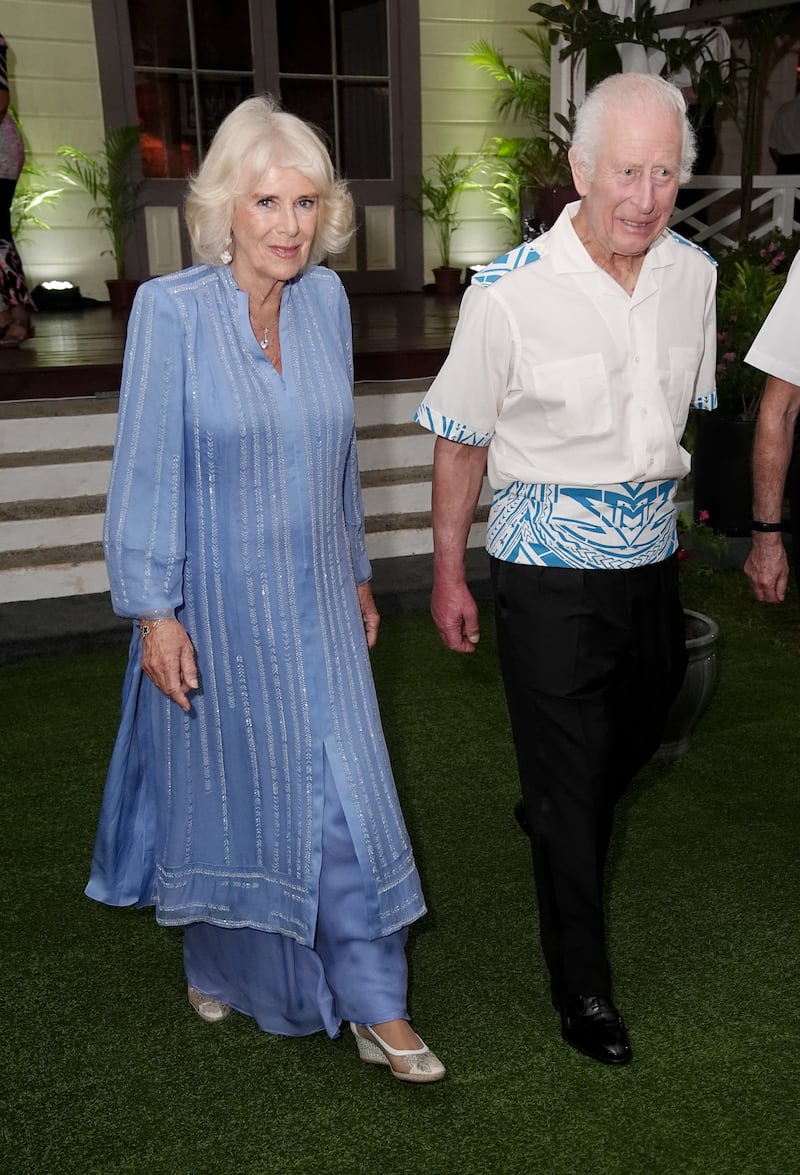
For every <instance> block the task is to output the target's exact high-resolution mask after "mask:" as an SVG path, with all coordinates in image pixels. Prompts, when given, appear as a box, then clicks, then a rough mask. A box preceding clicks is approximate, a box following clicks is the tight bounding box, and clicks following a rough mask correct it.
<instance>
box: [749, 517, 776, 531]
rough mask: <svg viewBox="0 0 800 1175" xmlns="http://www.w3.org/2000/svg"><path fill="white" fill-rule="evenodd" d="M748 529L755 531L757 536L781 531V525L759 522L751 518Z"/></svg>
mask: <svg viewBox="0 0 800 1175" xmlns="http://www.w3.org/2000/svg"><path fill="white" fill-rule="evenodd" d="M750 529H751V530H754V531H756V533H757V534H773V533H774V532H775V531H779V530H783V523H782V522H759V521H758V520H757V519H755V518H753V519H752V520H751V522H750Z"/></svg>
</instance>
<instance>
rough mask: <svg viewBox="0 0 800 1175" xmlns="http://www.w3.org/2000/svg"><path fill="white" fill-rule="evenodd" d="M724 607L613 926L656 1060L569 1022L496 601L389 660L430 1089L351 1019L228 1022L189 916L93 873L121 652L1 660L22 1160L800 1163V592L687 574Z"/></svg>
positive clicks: (247, 1171)
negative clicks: (623, 1056) (196, 979)
mask: <svg viewBox="0 0 800 1175" xmlns="http://www.w3.org/2000/svg"><path fill="white" fill-rule="evenodd" d="M686 587H687V590H686V599H685V602H686V603H687V604H689V605H691V606H693V607H698V608H700V609H701V610H703V611H706V612H709V613H711V614H712V615H714V616H715V617H716V618H717V619H718V621H719V623H720V626H721V630H722V637H721V641H720V650H719V660H720V678H719V684H718V688H717V693H716V696H715V698H714V700H713V702H712V704H711V707H710V709H709V710H708V712H707V714H706V715H705V717H704V719H703V721H702V723H701V725H700V727H699V728H698V730H697V731H696V733H695V737H694V740H693V745H692V749H691V751H690V753H689V754H688V755H687V756H686V757H684V758H683V759H680V760H677V761H675V762H665V761H656V762H654V763H653V764H652V765H651V766H650V767H649V768H648V769H647V771H646V772H645V773H643V775H642V777H641V780H640V782H639V783H638V785H637V786H636V788H635V789H634V791H633V792H632V794H631V795H630V796H629V798H628V799H626V801H625V802H624V804H623V805H622V807H621V810H620V814H619V819H618V822H617V833H616V837H615V842H614V848H613V859H612V865H611V870H610V873H611V876H610V895H609V935H610V943H611V950H612V958H613V960H614V963H615V974H616V988H617V996H618V1000H619V1003H620V1005H621V1007H622V1009H623V1011H624V1013H625V1016H626V1019H627V1022H628V1026H629V1030H630V1034H631V1037H632V1041H633V1045H634V1051H635V1060H634V1063H633V1064H632V1065H631V1066H628V1067H627V1068H624V1069H621V1070H618V1071H617V1070H612V1069H607V1068H605V1067H603V1066H600V1065H597V1064H595V1063H593V1062H591V1061H589V1060H586V1059H585V1058H583V1057H581V1056H579V1055H578V1054H576V1053H574V1052H573V1051H572V1050H571V1049H569V1048H567V1046H566V1045H564V1044H563V1043H562V1042H561V1040H560V1037H559V1033H558V1025H557V1020H556V1017H555V1015H554V1013H553V1011H552V1009H551V1008H550V1006H549V1003H548V985H547V979H546V975H545V973H544V969H543V965H542V962H541V958H540V954H539V948H538V943H537V938H536V925H535V919H534V908H533V900H532V886H531V881H530V867H529V856H528V851H527V845H526V843H525V841H524V838H523V837H522V835H521V833H520V832H519V831H518V829H517V828H516V825H515V824H514V821H513V819H512V816H511V808H512V805H513V802H514V800H515V798H516V796H517V794H518V787H517V782H516V775H515V767H514V762H513V754H512V750H511V746H510V741H509V733H508V722H507V718H506V714H505V709H504V704H503V699H502V693H501V688H500V683H499V679H498V674H497V668H496V661H495V656H494V639H493V632H492V625H491V620H490V617H489V615H488V613H487V614H486V616H485V617H484V626H483V628H484V634H483V639H482V641H481V645H480V647H479V650H478V652H477V653H476V654H475V655H474V656H471V657H457V656H456V655H454V654H450V653H448V652H447V651H446V650H445V649H444V648H443V647H441V646H440V645H439V643H438V638H436V636H435V634H434V631H433V627H432V624H431V622H430V620H429V619H428V618H427V616H424V615H419V616H411V617H403V618H387V619H386V620H384V623H383V626H382V631H381V640H380V642H379V645H378V648H377V649H376V651H375V654H374V665H375V672H376V678H377V682H378V689H379V695H380V699H381V706H382V711H383V715H384V721H385V726H386V732H387V737H388V739H389V744H390V748H391V750H392V755H393V760H394V764H395V771H396V776H397V781H398V787H399V789H400V792H401V795H402V799H403V804H404V809H405V812H406V817H407V820H408V823H409V826H410V828H411V831H412V835H413V839H414V843H415V848H416V851H417V856H418V859H419V863H420V867H421V870H422V875H423V882H424V885H425V890H426V896H427V899H428V904H429V906H430V913H429V915H428V916H427V917H426V918H425V919H424V920H423V921H422V922H421V923H419V924H418V925H417V927H415V928H414V929H413V930H412V934H411V939H410V948H409V958H410V967H411V992H410V998H411V1008H412V1012H413V1017H414V1023H415V1024H416V1026H417V1027H418V1028H419V1030H420V1031H421V1032H422V1034H423V1035H424V1036H425V1038H426V1039H427V1040H428V1042H429V1043H430V1044H431V1045H432V1046H433V1047H434V1048H435V1049H436V1051H437V1052H438V1053H439V1054H440V1055H441V1056H442V1058H443V1059H444V1060H445V1062H446V1064H447V1065H448V1068H449V1074H448V1077H447V1079H446V1080H445V1081H444V1082H442V1083H441V1084H439V1085H436V1086H431V1087H428V1088H425V1087H410V1086H404V1085H403V1084H401V1083H400V1082H397V1081H394V1080H392V1079H391V1078H390V1077H389V1076H388V1074H387V1073H386V1072H385V1071H380V1070H375V1069H373V1068H371V1067H368V1066H365V1065H362V1064H361V1063H360V1062H359V1061H358V1059H357V1056H356V1052H355V1048H354V1046H353V1043H352V1041H350V1040H349V1039H348V1037H349V1034H347V1035H343V1037H342V1038H341V1039H340V1040H337V1041H329V1040H328V1039H327V1038H325V1037H324V1036H316V1037H311V1038H307V1039H304V1040H292V1039H286V1038H277V1037H268V1036H266V1035H264V1034H262V1033H260V1032H259V1031H258V1030H257V1029H256V1027H255V1026H254V1024H253V1023H252V1022H251V1021H249V1020H247V1019H246V1018H244V1017H242V1016H237V1015H234V1016H231V1017H230V1019H228V1020H226V1021H225V1022H224V1023H222V1024H219V1025H207V1024H204V1023H203V1022H202V1021H200V1019H199V1018H198V1017H197V1016H196V1015H195V1014H194V1013H193V1012H192V1011H191V1010H190V1008H189V1006H188V1004H187V1003H186V999H185V988H184V983H183V979H182V968H181V943H180V934H179V933H178V932H175V931H167V930H164V929H160V928H158V927H157V926H156V925H155V923H154V921H153V917H152V913H151V912H150V911H139V912H133V911H127V910H126V911H121V910H111V909H106V908H104V907H101V906H98V905H96V904H95V903H93V902H90V901H89V900H88V899H87V898H85V897H84V896H83V892H82V891H83V886H84V884H85V880H86V874H87V870H88V866H89V861H90V857H91V848H92V840H93V835H94V825H95V819H96V814H97V808H98V804H99V799H100V793H101V789H102V784H103V777H104V773H105V766H106V762H107V758H108V755H109V752H110V749H111V745H112V741H113V737H114V732H115V725H116V720H117V714H118V701H119V690H120V684H121V675H122V671H123V665H124V658H125V651H124V650H123V649H112V650H109V651H103V652H99V653H98V652H92V653H87V654H85V655H80V656H70V657H63V658H53V659H50V660H47V661H44V662H43V661H36V660H29V661H24V662H19V663H15V664H11V665H8V666H6V667H4V668H3V670H2V674H0V706H1V707H2V709H0V713H2V716H3V737H2V740H0V773H1V777H2V780H3V797H4V798H3V807H4V814H5V817H6V830H7V831H6V837H5V846H6V853H5V858H4V870H3V879H4V882H5V885H4V903H3V906H4V913H5V916H6V934H5V935H4V939H5V943H6V949H5V952H4V969H3V970H4V974H3V977H2V990H3V994H4V996H5V999H6V1013H5V1017H4V1021H3V1051H4V1055H5V1070H6V1074H5V1076H6V1081H7V1088H8V1090H9V1106H10V1108H9V1110H8V1111H7V1112H6V1113H5V1114H4V1117H3V1127H2V1129H3V1135H4V1144H5V1150H6V1155H5V1157H4V1158H3V1159H2V1160H0V1166H2V1169H3V1171H8V1172H9V1173H10V1175H11V1173H13V1175H23V1173H24V1175H27V1173H29V1172H30V1173H34V1172H35V1173H36V1175H40V1173H45V1175H49V1173H51V1172H52V1173H54V1175H55V1173H58V1175H62V1173H72V1172H75V1173H76V1175H77V1173H80V1175H90V1173H95V1172H96V1173H98V1175H106V1173H112V1172H114V1173H116V1172H131V1173H137V1175H138V1173H139V1172H141V1173H143V1175H144V1173H145V1172H153V1173H156V1175H161V1173H164V1175H167V1173H169V1175H261V1173H264V1175H266V1173H269V1175H311V1173H319V1175H339V1173H341V1175H351V1173H360V1172H373V1171H374V1172H381V1173H388V1175H394V1173H398V1175H399V1173H400V1172H403V1173H405V1172H407V1171H416V1172H426V1173H430V1175H456V1173H459V1175H460V1173H464V1175H483V1173H486V1175H505V1173H508V1175H515V1173H523V1172H524V1173H526V1175H527V1173H529V1172H530V1173H535V1175H606V1173H608V1175H639V1173H642V1175H644V1173H648V1175H649V1173H650V1172H655V1173H664V1175H673V1173H675V1175H677V1173H681V1172H691V1173H694V1172H698V1173H700V1172H703V1173H710V1175H728V1173H731V1175H749V1173H759V1175H760V1173H762V1172H763V1173H764V1175H767V1173H769V1175H772V1173H776V1175H777V1173H780V1175H782V1173H783V1172H793V1171H795V1170H797V1169H798V1162H799V1160H798V1145H800V1127H798V1112H797V1088H798V1078H800V1065H799V1064H798V1061H797V1053H798V1039H800V1032H799V1029H800V1024H799V1023H798V1021H799V1020H800V1013H799V1012H798V1008H799V1007H800V1005H799V1004H798V998H797V977H798V962H799V961H800V947H799V946H798V942H799V941H800V917H799V916H798V865H797V856H798V823H799V822H798V807H799V806H800V801H798V796H797V747H798V738H797V725H798V720H797V712H798V707H797V698H798V693H800V615H799V614H798V608H797V604H796V602H795V601H792V600H790V601H789V602H788V603H787V604H786V605H784V606H783V607H780V608H779V607H767V606H764V605H757V604H756V603H755V602H754V601H753V600H752V598H751V597H750V594H749V590H748V588H747V586H746V584H745V583H744V580H743V577H742V576H741V573H740V572H737V571H734V570H720V571H717V572H714V573H713V574H712V575H709V576H704V575H703V574H702V573H701V572H700V569H698V573H697V574H692V575H690V576H689V577H688V582H687V585H686Z"/></svg>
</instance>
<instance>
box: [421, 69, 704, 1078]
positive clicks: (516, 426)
mask: <svg viewBox="0 0 800 1175" xmlns="http://www.w3.org/2000/svg"><path fill="white" fill-rule="evenodd" d="M693 157H694V142H693V136H692V131H691V128H690V126H689V123H688V121H687V119H686V108H685V103H684V100H683V97H682V96H681V94H680V91H679V90H677V89H676V88H675V87H674V86H672V85H671V84H670V83H668V82H665V81H663V80H662V79H660V78H654V77H650V76H647V75H642V74H620V75H616V76H614V77H612V78H608V79H606V80H605V81H604V82H602V83H601V84H600V85H599V86H597V87H596V88H595V90H594V91H593V92H592V93H591V94H590V95H589V96H588V97H587V98H586V100H585V102H584V104H583V105H582V107H581V109H580V111H579V114H578V118H577V123H576V128H575V137H574V140H573V146H572V149H571V151H570V162H571V165H572V172H573V178H574V181H575V187H576V189H577V191H578V193H579V194H580V196H581V197H582V198H581V200H580V202H578V203H576V204H572V205H569V206H568V207H567V208H566V209H565V210H564V212H563V213H562V215H561V216H560V218H559V219H558V221H557V222H556V224H555V225H554V226H553V228H552V229H551V230H550V231H549V232H547V233H545V234H543V235H542V236H541V237H539V238H537V239H536V240H534V241H532V242H530V243H528V244H526V245H522V246H520V247H519V248H517V249H514V250H512V252H511V253H509V254H508V255H507V256H505V257H503V258H500V260H499V261H497V262H495V263H493V264H492V265H490V266H489V267H488V268H487V269H485V270H483V271H482V272H480V273H479V274H478V275H477V278H476V284H473V286H472V287H471V288H470V289H469V290H468V291H467V293H466V294H465V296H464V301H463V305H462V309H461V315H460V318H459V323H458V327H457V329H456V333H455V336H454V339H453V345H452V348H451V351H450V354H449V356H448V358H447V361H446V362H445V364H444V366H443V368H442V370H441V372H440V374H439V375H438V377H437V378H436V379H435V380H434V382H433V384H432V386H431V388H430V390H429V392H428V394H427V396H426V397H425V400H424V401H423V403H422V405H421V406H420V408H419V409H418V412H417V420H418V422H419V423H420V424H422V425H424V426H425V427H427V428H429V429H431V430H432V431H433V432H435V433H436V434H437V439H436V445H435V456H434V474H433V528H434V587H433V598H432V612H433V617H434V620H435V622H436V626H437V628H438V630H439V633H440V635H441V638H442V640H443V641H444V643H445V644H446V645H447V646H448V647H449V648H451V649H455V650H457V651H460V652H464V653H469V652H472V651H474V648H475V645H476V644H477V641H478V637H479V628H478V612H477V609H476V606H475V602H474V600H473V598H472V596H471V594H470V592H469V590H468V588H467V585H466V582H465V576H464V552H465V546H466V541H467V536H468V533H469V529H470V524H471V521H472V517H473V513H474V508H475V505H476V502H477V499H478V495H479V492H480V487H481V484H482V479H483V475H484V470H485V468H486V465H487V457H488V475H489V481H490V483H491V485H492V488H493V490H494V498H493V502H492V507H491V512H490V516H489V527H488V537H487V547H488V551H489V554H490V556H491V560H490V562H491V576H492V583H493V588H494V596H495V614H496V624H497V633H498V642H499V649H500V658H501V667H502V672H503V679H504V684H505V690H506V697H507V702H508V707H509V712H510V716H511V725H512V731H513V737H514V744H515V749H516V754H517V761H518V765H519V773H520V779H521V783H522V794H523V800H524V812H523V811H520V812H519V815H518V819H520V822H521V823H522V824H523V827H525V828H526V831H528V832H529V835H530V837H531V844H532V850H533V865H534V875H535V879H536V888H537V894H538V904H539V919H540V931H541V941H542V947H543V951H544V956H545V960H546V962H547V965H548V968H549V971H550V981H551V992H552V999H553V1003H554V1006H555V1008H556V1009H557V1010H558V1012H559V1013H560V1016H561V1026H562V1035H563V1037H564V1039H565V1040H566V1041H567V1042H568V1043H569V1044H571V1045H572V1046H573V1047H575V1048H576V1049H578V1050H579V1051H580V1052H582V1053H585V1054H586V1055H588V1056H590V1057H592V1058H594V1059H595V1060H598V1061H602V1062H605V1063H607V1064H617V1065H618V1064H623V1063H625V1062H626V1061H628V1060H630V1058H631V1049H630V1044H629V1041H628V1038H627V1034H626V1030H625V1026H624V1023H623V1021H622V1018H621V1016H620V1015H619V1013H618V1011H617V1009H616V1007H615V1006H614V1003H613V1000H612V990H611V975H610V968H609V964H608V959H607V955H606V945H605V929H604V914H603V874H604V865H605V859H606V852H607V848H608V843H609V839H610V836H611V827H612V818H613V810H614V805H615V803H616V801H617V800H618V799H619V797H620V796H621V795H622V793H623V792H624V790H625V788H626V787H627V785H628V784H629V783H630V781H631V780H632V779H633V777H634V776H635V775H636V773H637V771H638V770H639V769H640V767H641V766H642V765H643V764H644V763H645V762H646V761H647V760H648V759H649V758H650V756H651V755H652V754H653V752H654V751H655V750H656V748H657V746H658V744H659V742H660V736H661V731H662V727H663V722H664V718H665V716H666V713H667V710H668V708H669V706H670V703H671V702H672V700H673V698H674V696H675V694H676V692H677V691H678V689H679V688H680V684H681V681H682V678H683V674H684V670H685V646H684V628H683V614H682V609H681V605H680V601H679V598H678V588H677V562H676V555H675V552H676V548H677V538H676V529H675V508H674V495H675V489H676V479H678V478H681V477H683V476H684V474H685V473H686V472H687V469H688V466H689V461H688V456H687V454H686V452H685V451H684V450H683V449H682V448H681V445H680V440H681V436H682V433H683V429H684V425H685V422H686V416H687V413H688V409H689V406H690V404H691V403H695V404H697V405H698V406H700V407H706V408H710V407H713V406H714V396H715V393H714V368H715V334H716V324H715V311H714V295H715V280H716V279H715V268H714V265H713V263H712V262H711V260H710V259H709V258H708V257H707V255H706V254H705V253H703V252H702V251H701V250H699V249H697V248H696V247H694V246H693V245H691V244H689V243H688V242H686V241H684V240H682V238H680V237H678V236H676V235H675V234H673V233H671V232H669V231H668V230H667V222H668V220H669V217H670V213H671V212H672V209H673V205H674V202H675V196H676V193H677V191H678V185H679V183H681V182H682V181H683V180H685V179H686V178H688V175H689V173H690V171H691V165H692V160H693Z"/></svg>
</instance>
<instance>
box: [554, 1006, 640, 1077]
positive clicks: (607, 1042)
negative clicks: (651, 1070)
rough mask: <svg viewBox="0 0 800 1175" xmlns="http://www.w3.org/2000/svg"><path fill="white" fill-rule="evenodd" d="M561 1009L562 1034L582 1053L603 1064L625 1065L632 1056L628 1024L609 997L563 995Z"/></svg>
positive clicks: (559, 1007)
mask: <svg viewBox="0 0 800 1175" xmlns="http://www.w3.org/2000/svg"><path fill="white" fill-rule="evenodd" d="M558 1011H559V1013H560V1015H561V1035H562V1036H563V1038H564V1040H565V1041H566V1042H567V1044H571V1045H572V1047H573V1048H574V1049H577V1050H578V1052H579V1053H583V1054H584V1056H587V1057H591V1058H592V1060H594V1061H601V1062H602V1063H603V1064H604V1065H626V1064H627V1063H628V1061H630V1060H631V1059H632V1057H633V1053H632V1052H631V1045H630V1041H629V1040H628V1034H627V1032H626V1031H625V1024H624V1023H623V1020H622V1017H621V1016H620V1014H619V1012H618V1011H617V1009H616V1008H615V1007H614V1005H613V1004H612V1002H611V1000H610V999H608V998H607V997H606V996H602V995H599V996H598V995H576V996H564V997H562V999H561V1000H560V1001H559V1004H558Z"/></svg>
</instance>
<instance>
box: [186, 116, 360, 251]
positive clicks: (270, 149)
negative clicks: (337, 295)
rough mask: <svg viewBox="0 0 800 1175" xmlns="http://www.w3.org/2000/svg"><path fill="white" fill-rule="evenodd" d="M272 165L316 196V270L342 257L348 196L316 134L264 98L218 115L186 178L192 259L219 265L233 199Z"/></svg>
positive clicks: (227, 243) (349, 222) (348, 229)
mask: <svg viewBox="0 0 800 1175" xmlns="http://www.w3.org/2000/svg"><path fill="white" fill-rule="evenodd" d="M271 167H288V168H293V169H294V170H296V171H299V172H300V173H301V174H302V175H304V176H305V177H306V179H308V180H309V181H310V182H311V184H312V185H313V187H314V190H315V192H316V193H317V196H318V197H319V218H318V221H317V231H316V233H315V234H314V241H313V243H312V246H311V250H310V253H309V257H308V266H311V265H316V264H317V263H318V262H319V261H321V260H322V258H323V257H326V256H327V255H328V254H329V253H341V252H342V250H343V249H344V248H345V246H346V245H347V242H348V241H349V240H350V237H351V236H352V234H353V219H354V218H353V199H352V197H351V195H350V193H349V191H348V189H347V185H346V183H345V182H344V180H341V179H339V178H338V177H337V176H336V173H335V171H334V169H333V164H332V163H331V158H330V155H329V154H328V151H327V148H326V146H325V143H324V142H323V140H322V138H321V136H320V134H319V133H318V132H317V131H316V130H315V129H314V128H313V127H312V126H310V125H309V124H308V123H306V122H303V120H302V119H301V118H297V116H296V115H294V114H287V113H286V112H285V111H283V110H281V109H280V107H279V106H278V104H277V102H275V100H274V99H273V98H271V97H270V96H268V95H259V96H258V97H255V98H246V99H245V101H244V102H241V103H240V104H239V105H238V106H237V107H236V108H235V109H234V110H232V111H231V113H230V114H229V115H228V116H227V118H225V119H224V120H223V121H222V122H221V123H220V126H219V129H218V130H217V133H216V134H215V135H214V139H213V141H212V143H211V146H210V147H209V149H208V153H207V155H206V157H205V159H204V160H203V163H202V165H201V167H200V169H199V171H198V172H197V174H196V175H195V176H193V177H192V178H191V179H190V180H189V195H188V196H187V198H186V209H185V215H186V226H187V228H188V230H189V235H190V237H191V239H192V245H193V247H194V251H195V255H196V256H197V257H198V259H199V260H201V261H205V262H207V263H208V264H209V265H221V264H222V260H221V257H222V254H223V252H224V251H225V250H226V249H227V250H230V249H231V224H232V222H233V212H234V205H235V203H236V200H237V199H238V198H239V197H240V196H245V195H247V194H248V193H249V192H252V191H253V190H254V189H255V188H256V187H257V186H258V183H259V181H260V179H261V178H262V176H263V175H264V174H265V173H266V172H267V171H269V169H270V168H271Z"/></svg>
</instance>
